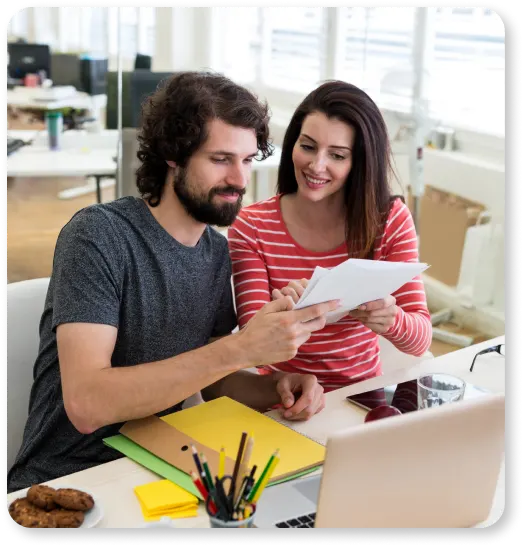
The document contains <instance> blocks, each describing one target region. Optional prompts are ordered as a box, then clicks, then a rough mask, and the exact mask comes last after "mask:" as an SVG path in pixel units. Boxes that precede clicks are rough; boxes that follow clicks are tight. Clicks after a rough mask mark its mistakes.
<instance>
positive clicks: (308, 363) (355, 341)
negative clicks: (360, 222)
mask: <svg viewBox="0 0 524 547" xmlns="http://www.w3.org/2000/svg"><path fill="white" fill-rule="evenodd" d="M228 241H229V249H230V253H231V260H232V266H233V284H234V288H235V299H236V308H237V317H238V324H239V326H240V328H242V327H244V326H245V325H246V323H247V322H248V321H249V320H250V319H251V317H253V315H254V314H255V313H256V312H257V311H258V310H259V309H260V308H261V307H262V306H263V305H264V304H266V303H267V302H269V301H270V300H271V291H272V290H273V289H282V288H283V287H285V286H286V285H287V284H288V283H289V282H290V281H291V280H293V279H302V278H306V279H310V278H311V276H312V275H313V270H314V269H315V267H316V266H322V267H323V268H334V267H335V266H338V265H339V264H340V263H342V262H344V261H345V260H347V259H348V258H351V257H356V254H352V255H350V254H348V250H347V246H346V244H345V243H343V244H342V245H340V246H339V247H337V248H336V249H333V250H331V251H327V252H322V253H318V252H312V251H308V250H306V249H304V248H303V247H301V246H300V245H298V243H296V242H295V241H294V239H293V238H292V237H291V235H290V234H289V232H288V230H287V228H286V225H285V223H284V220H283V218H282V212H281V208H280V195H278V196H274V197H272V198H270V199H268V200H266V201H262V202H259V203H255V204H253V205H251V206H249V207H244V208H242V209H241V211H240V213H239V215H238V216H237V219H236V221H235V222H234V224H233V225H232V226H231V227H230V228H229V230H228ZM373 259H374V260H390V261H398V262H417V261H418V250H417V236H416V233H415V227H414V224H413V219H412V217H411V213H410V211H409V209H408V208H407V207H406V205H405V204H404V203H403V202H402V200H400V199H396V200H395V201H394V202H393V203H392V206H391V209H390V213H389V216H388V219H387V221H386V224H385V229H384V233H383V234H382V235H381V236H379V237H377V240H376V246H375V249H374V254H373ZM393 296H394V297H395V298H396V301H397V302H396V303H397V306H398V307H399V311H398V314H397V317H396V321H395V324H394V325H393V326H392V327H391V328H390V329H389V330H388V331H387V332H386V333H385V334H384V335H383V336H384V337H385V338H387V339H388V340H390V341H391V342H392V343H393V344H394V345H395V346H396V347H397V348H398V349H399V350H401V351H403V352H405V353H409V354H412V355H422V354H423V353H424V352H425V351H426V350H427V349H428V347H429V345H430V343H431V319H430V316H429V312H428V308H427V304H426V295H425V292H424V285H423V282H422V279H421V278H420V276H418V277H416V278H415V279H414V280H413V281H410V282H409V283H406V284H405V285H404V286H403V287H401V288H400V289H399V290H398V291H396V292H395V293H394V294H393ZM379 353H380V352H379V342H378V335H377V334H375V333H374V332H373V331H371V330H370V329H368V328H367V327H365V326H364V325H363V324H362V323H361V322H360V321H358V320H357V319H353V318H351V317H349V316H346V317H344V318H342V319H341V320H339V321H338V322H336V323H333V324H331V325H326V326H325V327H324V328H323V329H322V330H319V331H316V332H313V333H312V335H311V337H310V338H309V340H308V341H307V342H306V343H304V344H302V346H301V347H300V348H299V351H298V353H297V355H296V356H295V357H294V358H293V359H291V360H290V361H287V362H284V363H276V364H273V365H268V366H266V367H262V368H261V369H259V371H260V372H261V373H271V372H274V371H285V372H300V373H311V374H315V375H316V376H317V378H318V381H319V382H320V383H321V384H322V385H323V386H324V388H325V390H326V391H330V390H332V389H335V388H339V387H342V386H345V385H348V384H352V383H355V382H358V381H361V380H365V379H368V378H371V377H374V376H378V375H380V374H381V364H380V357H379Z"/></svg>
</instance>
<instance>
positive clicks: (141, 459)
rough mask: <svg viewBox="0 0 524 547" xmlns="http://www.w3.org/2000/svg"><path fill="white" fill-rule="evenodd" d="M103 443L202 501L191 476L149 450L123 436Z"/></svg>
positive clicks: (114, 437)
mask: <svg viewBox="0 0 524 547" xmlns="http://www.w3.org/2000/svg"><path fill="white" fill-rule="evenodd" d="M104 443H105V444H107V446H110V447H111V448H114V449H115V450H118V451H119V452H121V453H122V454H124V456H127V457H128V458H129V459H130V460H133V461H135V462H137V463H139V464H140V465H143V466H144V467H147V469H149V470H150V471H153V473H156V474H157V475H160V476H161V477H164V479H168V480H170V481H171V482H174V483H175V484H178V486H180V488H183V489H184V490H187V491H188V492H191V494H193V495H195V496H197V498H199V499H201V500H203V499H204V498H203V497H202V494H201V493H200V492H199V491H198V489H197V487H196V486H195V485H194V483H193V480H192V479H191V476H190V475H188V474H187V473H184V472H183V471H180V469H177V468H176V467H174V466H173V465H171V464H169V463H167V462H166V461H164V460H162V459H160V458H159V457H158V456H155V455H154V454H152V453H151V452H149V450H146V449H145V448H142V447H141V446H140V445H138V444H136V443H134V442H133V441H131V440H130V439H128V438H127V437H124V435H115V436H113V437H107V438H105V439H104Z"/></svg>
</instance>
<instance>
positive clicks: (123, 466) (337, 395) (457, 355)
mask: <svg viewBox="0 0 524 547" xmlns="http://www.w3.org/2000/svg"><path fill="white" fill-rule="evenodd" d="M503 342H504V337H499V338H496V339H494V340H489V341H487V342H482V343H480V344H476V345H474V346H470V347H468V348H464V349H461V350H459V351H456V352H453V353H450V354H446V355H443V356H441V357H437V358H435V359H428V360H425V361H422V362H419V363H417V364H415V365H414V366H411V367H409V368H406V369H402V370H396V371H394V372H391V373H389V374H387V375H384V376H381V377H377V378H373V379H371V380H367V381H365V382H361V383H359V384H356V385H353V386H350V387H346V388H342V389H339V390H336V391H332V392H330V393H328V394H327V395H326V408H325V409H324V410H323V411H322V412H321V413H319V414H317V415H316V416H314V417H313V418H312V419H311V420H309V421H308V422H301V423H294V422H288V423H287V425H289V426H291V427H293V428H294V429H296V430H297V431H300V432H302V433H305V434H307V435H308V436H310V437H312V438H314V439H316V440H317V441H319V442H322V443H324V442H325V441H326V439H327V437H328V436H329V435H330V434H331V433H332V432H334V431H337V430H340V429H343V428H344V429H345V428H348V427H352V426H357V425H359V424H361V423H363V421H364V415H365V412H364V411H362V410H360V409H358V408H357V407H353V406H352V405H348V403H347V402H346V401H345V397H346V396H347V395H350V394H354V393H359V392H364V391H366V390H368V389H374V388H378V387H384V386H387V385H390V384H392V383H397V382H402V381H407V380H412V379H414V378H417V377H418V376H419V375H420V374H421V373H424V372H438V371H443V372H444V371H445V372H449V373H452V374H456V375H458V376H461V377H463V378H464V379H467V380H468V381H469V382H471V383H473V384H475V385H477V386H479V387H483V388H485V389H488V390H490V391H493V392H495V393H504V378H505V362H504V361H505V360H504V358H503V357H501V356H500V355H498V354H487V355H484V356H481V357H479V358H478V359H477V362H476V364H475V369H474V372H469V367H470V365H471V361H472V359H473V356H474V355H475V354H476V353H477V351H479V350H480V349H484V348H486V347H489V346H491V345H494V344H500V343H503ZM268 414H269V415H271V416H273V417H275V418H277V419H279V420H280V417H279V414H278V413H277V412H275V411H273V412H270V413H268ZM158 479H159V477H158V476H157V475H155V474H154V473H152V472H151V471H149V470H147V469H145V468H144V467H142V466H140V465H138V464H136V463H134V462H133V461H131V460H129V459H128V458H121V459H119V460H116V461H113V462H110V463H107V464H103V465H99V466H97V467H93V468H91V469H87V470H85V471H81V472H79V473H74V474H72V475H68V476H66V477H62V478H59V479H55V480H52V481H49V482H48V484H49V485H51V486H52V485H59V484H67V485H74V486H76V487H77V488H80V489H82V488H85V489H87V490H89V491H91V492H92V493H93V494H94V495H95V496H96V497H97V499H98V501H99V503H100V505H101V506H102V509H103V512H104V517H103V519H102V520H101V521H100V523H99V524H98V527H102V528H140V527H143V526H144V525H145V522H144V520H143V517H142V513H141V511H140V507H139V504H138V501H137V499H136V496H135V494H134V492H133V488H134V487H135V486H138V485H140V484H145V483H148V482H151V481H154V480H158ZM17 497H19V495H18V493H17V492H13V493H11V494H9V495H8V496H7V500H8V503H9V502H10V501H11V500H13V499H15V498H17ZM503 510H504V466H502V468H501V472H500V475H499V481H498V484H497V490H496V493H495V498H494V500H493V506H492V510H491V513H490V516H489V518H488V519H487V520H486V521H485V522H483V523H481V524H479V525H478V526H479V527H485V526H489V525H490V524H492V523H494V522H496V521H497V520H498V519H499V517H500V516H501V515H502V512H503ZM174 525H175V527H177V528H207V527H209V520H208V518H207V516H206V515H205V511H204V509H203V507H202V504H200V506H199V510H198V516H197V517H195V518H188V519H176V520H175V521H174Z"/></svg>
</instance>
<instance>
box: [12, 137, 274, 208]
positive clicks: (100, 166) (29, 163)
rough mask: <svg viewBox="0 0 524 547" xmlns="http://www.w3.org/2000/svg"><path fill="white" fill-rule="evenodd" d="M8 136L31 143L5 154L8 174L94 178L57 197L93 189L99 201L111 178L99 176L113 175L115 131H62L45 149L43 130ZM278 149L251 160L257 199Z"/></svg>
mask: <svg viewBox="0 0 524 547" xmlns="http://www.w3.org/2000/svg"><path fill="white" fill-rule="evenodd" d="M8 135H9V136H10V137H13V138H19V139H22V140H23V141H26V142H28V141H31V140H33V139H34V140H33V142H32V144H30V145H28V146H24V147H22V148H20V149H19V150H17V151H16V152H14V153H13V154H11V155H10V156H8V158H7V176H8V177H94V178H95V183H94V184H93V183H88V184H87V185H86V186H83V187H80V188H73V189H70V190H64V191H62V192H60V194H59V195H58V197H59V198H60V199H69V198H72V197H77V196H79V195H83V194H86V193H89V192H93V191H95V190H96V192H97V201H98V202H99V203H100V201H101V199H100V191H101V188H103V187H107V186H109V185H114V180H112V181H104V182H102V181H101V179H102V178H103V177H112V178H114V177H115V176H116V169H117V164H116V160H115V158H116V155H117V145H118V131H117V130H113V129H106V130H104V131H101V132H98V133H89V132H87V131H65V132H64V133H63V134H62V142H61V149H60V150H54V151H53V150H49V147H48V145H47V133H46V131H34V130H9V131H8ZM280 154H281V149H280V148H278V147H275V152H274V154H273V155H272V156H270V157H269V158H267V159H266V160H264V161H254V162H253V164H252V170H253V172H254V173H255V177H256V181H255V200H256V201H260V200H262V199H266V198H268V197H270V196H272V195H273V194H274V192H273V189H271V188H270V170H271V169H277V168H278V164H279V162H280Z"/></svg>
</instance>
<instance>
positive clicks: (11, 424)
mask: <svg viewBox="0 0 524 547" xmlns="http://www.w3.org/2000/svg"><path fill="white" fill-rule="evenodd" d="M48 286H49V278H43V279H31V280H28V281H20V282H18V283H9V284H8V285H7V469H9V468H10V467H11V466H12V465H13V462H14V460H15V457H16V454H17V452H18V450H19V448H20V445H21V443H22V435H23V432H24V426H25V423H26V420H27V413H28V406H29V394H30V391H31V386H32V384H33V366H34V363H35V359H36V356H37V354H38V346H39V343H40V335H39V324H40V318H41V316H42V312H43V310H44V302H45V297H46V294H47V288H48Z"/></svg>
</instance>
